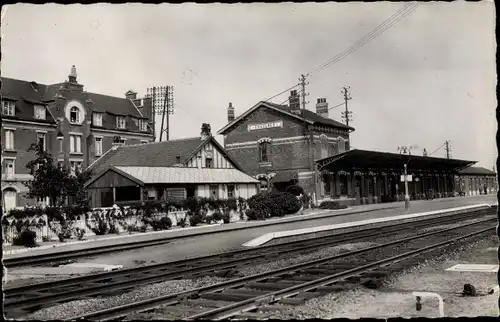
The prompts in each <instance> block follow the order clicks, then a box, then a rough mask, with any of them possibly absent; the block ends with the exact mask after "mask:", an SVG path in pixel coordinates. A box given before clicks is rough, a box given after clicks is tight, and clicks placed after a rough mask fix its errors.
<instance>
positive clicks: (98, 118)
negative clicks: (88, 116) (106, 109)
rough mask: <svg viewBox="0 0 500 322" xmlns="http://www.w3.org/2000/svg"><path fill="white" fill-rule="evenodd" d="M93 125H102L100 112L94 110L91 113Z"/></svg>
mask: <svg viewBox="0 0 500 322" xmlns="http://www.w3.org/2000/svg"><path fill="white" fill-rule="evenodd" d="M92 118H93V120H92V121H93V123H94V126H102V113H96V112H94V113H93V114H92Z"/></svg>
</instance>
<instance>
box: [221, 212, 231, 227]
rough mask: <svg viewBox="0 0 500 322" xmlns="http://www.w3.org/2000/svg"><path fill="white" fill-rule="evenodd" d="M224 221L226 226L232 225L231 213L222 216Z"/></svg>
mask: <svg viewBox="0 0 500 322" xmlns="http://www.w3.org/2000/svg"><path fill="white" fill-rule="evenodd" d="M222 220H223V221H224V223H225V224H229V223H231V214H230V213H229V211H224V214H223V215H222Z"/></svg>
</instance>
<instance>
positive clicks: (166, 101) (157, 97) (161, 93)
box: [147, 86, 174, 142]
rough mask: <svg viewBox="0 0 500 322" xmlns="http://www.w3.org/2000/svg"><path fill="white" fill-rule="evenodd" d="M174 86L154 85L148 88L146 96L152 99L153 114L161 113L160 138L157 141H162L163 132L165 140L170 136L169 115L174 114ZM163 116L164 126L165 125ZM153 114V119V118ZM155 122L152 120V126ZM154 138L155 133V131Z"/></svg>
mask: <svg viewBox="0 0 500 322" xmlns="http://www.w3.org/2000/svg"><path fill="white" fill-rule="evenodd" d="M173 91H174V88H173V86H154V87H151V88H148V94H147V97H150V98H151V99H152V105H153V111H152V113H153V115H155V116H156V115H161V128H160V138H159V141H160V142H161V141H162V138H163V132H166V135H167V141H168V140H169V138H170V115H171V114H174V94H173ZM165 116H166V117H167V119H166V123H167V124H166V126H165ZM154 118H155V117H154V116H153V120H154ZM155 124H156V122H153V126H155ZM155 139H156V133H155Z"/></svg>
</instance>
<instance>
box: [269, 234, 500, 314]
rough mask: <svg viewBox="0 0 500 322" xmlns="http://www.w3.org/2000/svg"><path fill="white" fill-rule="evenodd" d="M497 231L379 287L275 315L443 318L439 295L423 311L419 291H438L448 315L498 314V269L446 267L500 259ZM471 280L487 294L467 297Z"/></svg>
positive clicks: (329, 297) (281, 308) (284, 308)
mask: <svg viewBox="0 0 500 322" xmlns="http://www.w3.org/2000/svg"><path fill="white" fill-rule="evenodd" d="M497 246H498V239H497V237H496V236H491V237H486V238H484V239H482V240H478V241H475V242H469V243H462V244H461V246H460V247H457V246H455V247H454V250H449V251H448V252H446V253H445V254H443V255H441V256H439V257H437V258H435V259H432V260H427V261H425V262H423V263H421V264H419V265H417V266H414V267H412V268H410V269H407V270H404V271H402V272H401V273H399V274H393V275H392V276H391V277H390V278H388V279H386V281H385V282H384V283H383V287H382V288H381V289H379V290H368V289H365V288H362V287H359V288H356V289H352V290H349V291H345V292H342V293H337V294H328V295H326V296H324V297H321V298H315V299H311V300H309V301H307V302H306V303H305V304H303V305H300V306H290V305H276V304H274V305H272V306H271V308H275V309H271V310H270V311H271V312H272V316H270V318H273V319H306V318H318V319H332V318H351V319H358V318H363V317H371V318H390V317H404V318H410V317H437V316H438V306H437V303H436V300H426V299H423V300H422V303H423V307H422V310H421V311H419V312H417V311H416V310H415V298H414V297H413V296H412V294H411V292H412V291H415V290H419V291H428V292H437V293H439V294H441V296H442V297H443V298H444V301H445V307H444V311H445V316H449V317H459V316H469V317H472V316H498V314H499V310H498V293H496V294H492V295H488V294H486V293H487V292H488V290H489V289H490V288H491V287H492V286H494V285H497V279H496V274H495V273H467V272H446V271H445V269H446V268H449V267H451V266H453V265H455V264H458V263H481V264H498V260H497V255H496V247H497ZM465 283H471V284H473V285H474V286H476V289H477V291H478V293H479V294H481V296H477V297H463V296H461V294H460V293H461V291H462V290H463V285H464V284H465Z"/></svg>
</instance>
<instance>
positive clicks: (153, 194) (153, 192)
mask: <svg viewBox="0 0 500 322" xmlns="http://www.w3.org/2000/svg"><path fill="white" fill-rule="evenodd" d="M157 196H158V195H157V191H156V190H148V200H156V198H157Z"/></svg>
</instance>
